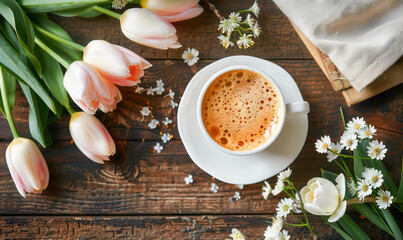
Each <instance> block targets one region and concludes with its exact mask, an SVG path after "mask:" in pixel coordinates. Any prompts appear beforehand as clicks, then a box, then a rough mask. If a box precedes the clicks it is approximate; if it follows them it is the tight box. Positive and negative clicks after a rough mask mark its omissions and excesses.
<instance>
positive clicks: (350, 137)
mask: <svg viewBox="0 0 403 240" xmlns="http://www.w3.org/2000/svg"><path fill="white" fill-rule="evenodd" d="M340 144H341V146H342V147H344V148H346V150H351V151H353V150H354V149H356V148H357V144H358V140H357V135H355V134H354V133H353V132H349V131H345V132H344V134H343V136H341V139H340Z"/></svg>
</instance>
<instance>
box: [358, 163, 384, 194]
mask: <svg viewBox="0 0 403 240" xmlns="http://www.w3.org/2000/svg"><path fill="white" fill-rule="evenodd" d="M362 177H363V178H364V179H365V180H366V181H367V182H368V183H369V185H371V187H372V188H374V189H375V188H379V187H380V186H382V183H383V174H382V172H381V171H379V170H376V169H375V168H365V171H364V172H363V173H362Z"/></svg>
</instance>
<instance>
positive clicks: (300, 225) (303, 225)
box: [285, 223, 307, 227]
mask: <svg viewBox="0 0 403 240" xmlns="http://www.w3.org/2000/svg"><path fill="white" fill-rule="evenodd" d="M285 224H287V225H288V226H293V227H305V226H307V225H306V224H305V223H304V224H293V223H285Z"/></svg>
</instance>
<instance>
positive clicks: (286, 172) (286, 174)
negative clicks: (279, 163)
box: [277, 168, 292, 181]
mask: <svg viewBox="0 0 403 240" xmlns="http://www.w3.org/2000/svg"><path fill="white" fill-rule="evenodd" d="M291 173H292V170H291V169H290V168H287V170H284V171H282V172H280V173H279V174H278V176H277V178H278V180H281V181H283V180H284V179H286V178H289V177H290V176H291Z"/></svg>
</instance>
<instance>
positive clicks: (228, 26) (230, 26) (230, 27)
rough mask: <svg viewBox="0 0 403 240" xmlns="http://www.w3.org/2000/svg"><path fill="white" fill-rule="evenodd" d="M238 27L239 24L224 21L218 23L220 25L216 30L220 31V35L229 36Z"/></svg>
mask: <svg viewBox="0 0 403 240" xmlns="http://www.w3.org/2000/svg"><path fill="white" fill-rule="evenodd" d="M238 26H239V23H237V22H235V21H233V20H232V19H224V20H221V21H220V24H219V25H218V30H220V31H221V32H222V33H227V34H230V33H231V32H232V31H234V30H235V28H237V27H238Z"/></svg>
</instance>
